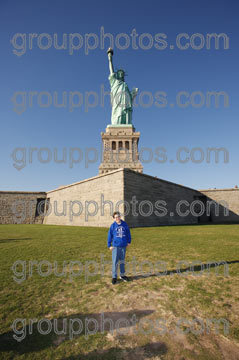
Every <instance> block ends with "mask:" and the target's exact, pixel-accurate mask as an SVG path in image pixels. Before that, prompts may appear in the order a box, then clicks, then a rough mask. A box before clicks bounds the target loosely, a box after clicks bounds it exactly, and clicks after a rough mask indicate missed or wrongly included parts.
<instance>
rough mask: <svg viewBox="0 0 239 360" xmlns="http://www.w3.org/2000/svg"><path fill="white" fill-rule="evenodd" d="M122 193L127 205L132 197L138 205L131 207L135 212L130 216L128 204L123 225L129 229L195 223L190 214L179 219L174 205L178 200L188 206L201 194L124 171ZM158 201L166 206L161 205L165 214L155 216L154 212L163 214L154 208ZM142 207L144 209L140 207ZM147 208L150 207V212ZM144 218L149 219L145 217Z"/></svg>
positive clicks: (184, 208) (150, 177)
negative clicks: (184, 201) (126, 225)
mask: <svg viewBox="0 0 239 360" xmlns="http://www.w3.org/2000/svg"><path fill="white" fill-rule="evenodd" d="M124 192H125V199H126V200H127V202H130V201H132V198H133V196H134V197H135V199H136V200H137V201H138V204H137V205H135V212H134V213H133V204H131V206H130V207H131V209H130V214H129V215H127V216H126V221H127V223H128V224H129V225H130V226H131V227H133V226H135V227H141V226H159V225H176V224H197V223H198V219H197V217H195V216H192V215H191V214H189V215H188V216H179V215H178V214H177V211H176V205H177V203H178V202H179V201H180V200H186V201H188V202H189V203H191V202H193V201H194V200H195V199H196V197H197V196H200V195H201V194H200V193H199V192H198V191H197V190H194V189H190V188H188V187H185V186H182V185H178V184H175V183H171V182H169V181H165V180H162V179H159V178H156V177H153V176H150V175H146V174H138V173H136V172H133V171H130V170H126V171H125V172H124ZM158 200H163V201H165V203H166V205H162V204H161V206H163V207H164V208H165V209H166V210H165V212H166V211H167V213H166V214H165V215H164V216H158V215H157V213H156V211H158V214H159V213H163V212H162V211H160V210H159V209H157V208H156V205H155V204H156V201H158ZM144 203H145V205H143V204H144ZM150 204H152V206H151V208H150ZM140 207H141V209H140ZM181 210H182V212H183V213H184V212H185V211H186V210H187V208H186V207H185V206H183V205H182V207H181ZM152 211H153V212H152ZM142 212H143V214H142ZM136 214H138V215H136ZM145 214H149V215H150V216H145Z"/></svg>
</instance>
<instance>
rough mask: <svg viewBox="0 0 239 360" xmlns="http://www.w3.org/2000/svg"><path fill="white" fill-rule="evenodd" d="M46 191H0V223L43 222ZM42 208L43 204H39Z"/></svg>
mask: <svg viewBox="0 0 239 360" xmlns="http://www.w3.org/2000/svg"><path fill="white" fill-rule="evenodd" d="M45 199H46V193H45V192H25V191H0V224H42V223H43V218H44V215H43V214H41V213H43V211H41V210H40V211H39V213H38V211H37V204H39V202H40V201H42V205H43V207H44V200H45ZM38 206H39V208H41V205H38Z"/></svg>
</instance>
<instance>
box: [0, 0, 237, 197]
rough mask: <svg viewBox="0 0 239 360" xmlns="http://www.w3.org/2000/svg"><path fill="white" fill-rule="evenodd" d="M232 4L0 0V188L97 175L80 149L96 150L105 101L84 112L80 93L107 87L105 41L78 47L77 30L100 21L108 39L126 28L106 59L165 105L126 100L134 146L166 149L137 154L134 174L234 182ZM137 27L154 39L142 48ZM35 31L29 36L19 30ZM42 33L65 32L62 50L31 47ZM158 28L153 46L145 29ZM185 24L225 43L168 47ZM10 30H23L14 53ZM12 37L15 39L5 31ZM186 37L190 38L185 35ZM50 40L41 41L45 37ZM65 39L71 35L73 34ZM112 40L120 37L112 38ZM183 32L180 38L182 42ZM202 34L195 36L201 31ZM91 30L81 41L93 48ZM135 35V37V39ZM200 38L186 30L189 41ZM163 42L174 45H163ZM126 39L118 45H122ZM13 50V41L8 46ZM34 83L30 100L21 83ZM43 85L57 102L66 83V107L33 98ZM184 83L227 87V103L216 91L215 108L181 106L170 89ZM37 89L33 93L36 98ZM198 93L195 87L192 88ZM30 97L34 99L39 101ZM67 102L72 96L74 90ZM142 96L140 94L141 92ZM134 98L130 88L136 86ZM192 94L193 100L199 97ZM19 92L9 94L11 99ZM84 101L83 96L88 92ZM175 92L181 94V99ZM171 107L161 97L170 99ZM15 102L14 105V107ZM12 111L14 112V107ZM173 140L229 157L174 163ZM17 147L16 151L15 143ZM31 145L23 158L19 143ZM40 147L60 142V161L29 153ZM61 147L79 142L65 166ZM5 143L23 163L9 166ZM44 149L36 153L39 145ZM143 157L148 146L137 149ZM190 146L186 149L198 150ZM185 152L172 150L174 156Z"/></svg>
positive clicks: (198, 184)
mask: <svg viewBox="0 0 239 360" xmlns="http://www.w3.org/2000/svg"><path fill="white" fill-rule="evenodd" d="M238 12H239V5H238V2H237V1H235V0H227V1H226V0H225V1H223V0H217V1H214V0H211V1H208V0H207V1H205V0H201V1H197V2H196V1H191V0H190V1H189V0H188V1H187V0H181V1H176V0H175V1H171V0H169V1H161V0H155V1H152V0H147V1H136V0H132V1H128V0H127V1H125V0H121V1H120V2H118V3H117V2H115V1H112V0H111V1H108V0H107V1H103V2H100V1H92V0H88V1H76V0H67V1H66V0H65V1H64V0H51V1H49V0H48V1H46V0H41V1H30V0H29V1H26V0H22V1H5V2H4V1H1V3H0V27H1V32H0V34H1V35H0V39H1V56H0V61H1V81H0V99H1V142H0V147H1V149H0V163H1V177H0V190H25V191H26V190H32V191H47V190H51V189H54V188H56V187H58V186H60V185H65V184H70V183H73V182H76V181H80V180H82V179H86V178H88V177H92V176H95V175H97V174H98V166H99V164H100V160H98V161H97V162H95V163H93V164H89V166H88V168H86V166H85V154H86V149H87V148H92V147H94V148H96V150H98V151H99V152H100V146H101V136H100V132H101V131H104V130H105V127H106V126H107V125H108V124H109V123H110V115H111V108H110V102H109V99H107V97H106V98H105V106H104V107H103V106H101V105H100V104H99V105H98V106H95V107H94V108H89V110H88V112H86V111H85V101H86V99H85V96H86V93H87V92H90V91H93V92H95V93H97V94H98V96H100V89H101V86H102V85H103V86H104V88H105V90H107V91H109V82H108V60H107V55H106V50H107V48H108V47H109V45H110V43H109V40H107V39H106V40H105V44H104V49H102V48H101V45H100V43H99V45H98V46H97V47H96V48H95V49H92V50H89V52H88V55H87V54H86V50H85V43H86V40H85V39H86V38H85V34H89V33H94V34H96V36H97V37H98V38H99V39H100V29H101V27H103V28H104V31H105V33H111V34H112V35H113V38H114V41H116V37H117V35H118V34H120V33H124V34H127V35H128V38H129V39H130V42H131V43H130V45H129V46H128V48H126V49H122V48H121V49H119V47H117V46H116V45H114V58H113V60H114V64H115V66H116V67H123V68H124V69H125V70H126V71H127V74H128V76H127V77H126V81H127V83H128V85H129V87H130V88H132V87H133V86H136V87H138V88H139V94H140V92H149V93H151V94H152V96H153V97H154V95H155V93H156V92H157V91H164V92H165V93H166V94H167V101H168V104H167V106H165V107H163V108H162V107H161V108H159V107H157V106H155V105H154V104H153V105H152V106H150V107H147V108H146V107H143V106H138V107H137V108H135V109H134V113H133V123H134V126H135V127H136V130H137V131H140V132H141V138H140V143H139V145H140V147H146V148H151V149H152V152H153V153H154V152H155V149H156V148H157V147H164V148H165V149H166V150H167V156H168V161H167V162H165V163H162V164H159V163H158V162H156V161H155V160H153V161H151V162H149V163H144V164H143V166H144V173H146V174H150V175H153V176H158V177H159V178H162V179H165V180H169V181H173V182H176V183H180V184H184V185H186V186H190V187H193V188H196V189H205V188H214V187H216V188H227V187H234V186H235V185H236V184H237V185H239V179H238V175H239V173H238V156H237V155H238V133H239V122H238V119H239V118H238V113H239V111H238V95H239V94H238V83H239V76H238V64H239V61H238V60H239V56H238V55H239V50H238V15H239V14H238ZM133 29H135V30H136V32H137V34H138V37H137V39H138V41H139V36H140V35H142V34H143V33H147V34H150V35H151V36H152V39H153V40H154V44H153V46H152V47H151V48H149V49H148V50H146V49H142V47H143V46H145V47H146V46H148V47H150V45H149V40H147V38H146V37H145V38H144V40H142V39H143V36H141V40H142V41H143V42H141V44H143V45H142V46H139V44H138V49H137V50H136V49H133V48H132V36H130V34H131V33H132V30H133ZM31 33H36V34H38V35H37V37H36V38H34V39H33V40H32V49H30V45H29V34H31ZM43 33H46V34H49V37H50V39H52V38H53V35H54V34H57V36H58V39H59V43H61V42H62V36H63V34H66V39H67V45H66V46H67V49H63V50H57V49H56V48H55V47H54V45H53V44H52V45H51V46H50V47H49V49H46V50H43V49H41V48H40V46H41V45H39V46H38V42H37V41H39V44H41V42H40V40H41V41H42V44H43V46H46V45H47V41H48V40H47V38H46V37H45V38H44V37H42V38H40V40H39V36H40V35H41V34H43ZM72 33H79V34H81V35H82V38H83V43H84V44H83V46H82V48H80V49H79V50H75V51H73V54H72V55H70V54H69V39H70V38H69V37H70V35H69V34H72ZM159 33H164V34H166V36H167V38H166V41H167V44H168V45H167V47H166V48H165V49H164V50H163V49H161V50H159V49H157V48H156V47H155V46H154V45H155V44H157V43H156V41H155V35H156V34H159ZM182 33H186V34H188V35H189V37H192V35H193V34H197V33H199V34H201V39H206V36H207V34H211V33H217V34H220V33H224V34H226V35H227V36H228V38H229V48H228V49H224V48H223V47H224V45H223V41H220V42H219V49H215V46H214V43H213V41H212V44H211V49H206V46H205V45H204V46H203V47H202V49H200V50H195V49H192V48H190V47H189V48H188V49H186V50H181V49H179V48H177V46H176V45H175V44H176V36H177V35H178V34H182ZM16 34H26V47H25V50H23V54H22V55H21V56H17V55H16V51H15V53H14V50H16V46H17V45H18V47H21V44H23V42H24V39H23V38H22V37H21V38H20V37H19V35H18V36H16ZM14 36H15V38H14ZM14 39H15V45H14V41H12V43H11V40H14ZM191 39H192V38H191ZM49 41H50V40H49ZM74 41H75V45H76V43H77V39H76V38H75V40H74ZM120 41H121V47H123V46H124V44H125V41H124V39H123V38H122V37H121V40H120ZM189 41H190V39H189V40H187V39H185V38H184V39H182V41H181V43H182V45H185V44H187V43H189ZM201 41H202V40H201ZM93 43H94V39H93V38H91V39H90V40H89V44H90V46H91V47H93ZM136 43H137V40H136ZM199 43H200V39H199V37H198V38H195V45H199ZM170 45H174V48H173V49H170ZM125 47H127V46H125ZM17 52H18V53H19V52H21V50H19V49H18V50H17ZM34 91H35V92H36V95H35V97H33V98H32V106H30V103H29V101H30V92H34ZM44 91H45V92H48V93H49V94H50V96H51V97H52V98H53V94H54V92H56V93H57V94H58V96H59V99H60V101H61V99H62V93H63V92H64V91H65V92H66V97H67V98H66V107H64V108H57V107H56V106H53V105H49V107H42V106H40V105H39V104H38V102H39V101H42V102H44V99H45V101H46V99H47V98H46V95H45V98H44V95H39V94H42V92H44ZM71 91H72V92H73V91H78V92H80V93H81V94H82V96H83V105H82V106H81V107H79V108H75V109H73V111H70V109H69V106H70V103H69V99H70V92H71ZM181 91H186V92H188V93H189V94H192V93H193V92H200V93H201V94H202V95H203V96H205V97H206V96H207V93H208V92H210V91H224V92H225V93H226V94H227V95H228V99H229V106H228V107H225V106H224V103H223V101H222V100H220V102H219V107H218V108H216V107H215V105H214V104H213V103H212V105H211V106H209V107H207V106H205V105H202V106H201V107H198V108H197V107H195V106H193V105H192V104H189V105H188V106H187V107H186V108H182V107H180V106H177V105H175V104H176V101H175V99H176V95H177V94H178V93H179V92H181ZM17 92H21V93H22V94H24V93H25V95H26V105H25V108H23V107H21V106H20V105H18V107H17V109H18V110H19V109H23V110H24V111H22V113H21V114H20V113H17V112H16V105H14V95H15V96H16V93H17ZM41 96H42V98H40V97H41ZM198 96H199V95H198ZM39 98H40V100H39ZM74 99H75V101H76V97H75V98H74ZM142 99H144V100H142V101H145V103H147V101H149V98H148V99H147V96H146V97H145V98H144V97H142ZM138 100H139V95H138ZM199 100H200V99H199V98H197V97H195V101H196V102H197V101H198V102H199ZM21 101H23V95H21V96H20V97H19V95H18V97H16V100H15V102H18V104H21ZM91 101H93V98H91ZM184 101H185V98H184ZM172 103H173V104H174V106H170V104H172ZM14 108H15V110H14ZM18 112H19V111H18ZM180 147H187V148H188V149H190V150H191V149H193V148H198V147H199V148H201V149H202V151H203V153H204V154H206V151H207V148H211V147H216V148H221V147H222V148H225V149H226V150H227V151H228V153H229V162H228V163H224V160H223V156H219V163H217V164H216V163H215V161H214V160H211V162H210V163H207V162H206V161H205V160H204V161H202V162H201V163H195V162H192V161H188V162H187V163H185V164H183V163H179V162H177V161H174V162H170V160H173V159H174V160H175V159H176V152H177V150H178V149H179V148H180ZM17 148H23V149H24V150H21V152H20V150H19V151H18V153H17V152H16V149H17ZM30 148H36V149H37V150H36V151H35V152H33V153H32V162H31V161H30V158H29V149H30ZM41 148H48V152H49V153H51V154H53V153H54V149H55V148H56V149H57V151H58V154H59V156H61V154H62V150H63V148H66V155H67V159H66V163H65V164H64V163H62V164H58V163H56V162H55V161H54V159H52V160H51V161H49V162H48V163H42V162H40V161H39V159H38V156H39V152H40V149H41ZM70 148H80V149H82V152H83V160H82V161H81V162H80V163H78V164H74V166H73V167H70V164H69V153H70ZM14 151H15V155H16V154H18V155H17V156H18V159H20V158H21V156H22V155H23V153H24V151H26V159H25V166H24V167H23V168H22V169H21V170H17V169H16V167H14V164H15V161H14V159H13V157H12V156H11V154H13V153H14ZM41 154H42V156H43V158H44V154H45V155H46V152H45V153H44V151H43V150H42V151H41ZM144 154H145V158H146V157H147V154H148V152H145V153H144ZM198 155H199V153H195V157H196V158H198V157H199V156H198ZM184 157H185V153H182V158H184Z"/></svg>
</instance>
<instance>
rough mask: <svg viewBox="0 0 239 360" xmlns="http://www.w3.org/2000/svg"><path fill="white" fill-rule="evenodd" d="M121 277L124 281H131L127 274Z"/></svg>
mask: <svg viewBox="0 0 239 360" xmlns="http://www.w3.org/2000/svg"><path fill="white" fill-rule="evenodd" d="M120 279H121V280H123V281H126V282H127V281H130V280H129V278H128V277H127V276H120Z"/></svg>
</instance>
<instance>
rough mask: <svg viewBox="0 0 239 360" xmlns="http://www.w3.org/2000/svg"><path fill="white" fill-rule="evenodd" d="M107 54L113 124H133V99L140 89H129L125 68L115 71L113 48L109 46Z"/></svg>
mask: <svg viewBox="0 0 239 360" xmlns="http://www.w3.org/2000/svg"><path fill="white" fill-rule="evenodd" d="M107 54H108V59H109V68H110V75H109V81H110V86H111V104H112V114H111V124H112V125H116V126H117V125H119V126H120V125H132V112H133V101H134V98H135V97H136V95H137V93H138V89H137V88H134V89H133V90H132V91H129V88H128V85H127V84H126V82H125V81H124V77H125V72H124V70H122V69H119V70H117V71H116V72H114V68H113V63H112V56H113V49H111V48H109V49H108V51H107Z"/></svg>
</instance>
